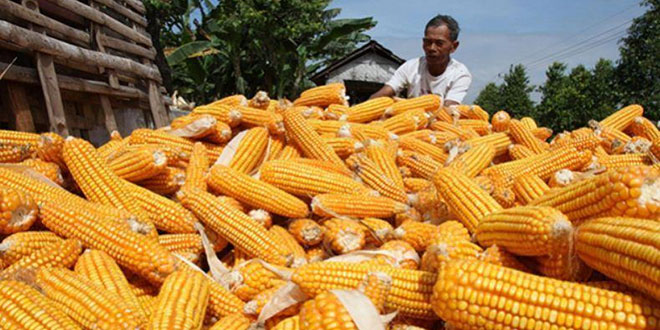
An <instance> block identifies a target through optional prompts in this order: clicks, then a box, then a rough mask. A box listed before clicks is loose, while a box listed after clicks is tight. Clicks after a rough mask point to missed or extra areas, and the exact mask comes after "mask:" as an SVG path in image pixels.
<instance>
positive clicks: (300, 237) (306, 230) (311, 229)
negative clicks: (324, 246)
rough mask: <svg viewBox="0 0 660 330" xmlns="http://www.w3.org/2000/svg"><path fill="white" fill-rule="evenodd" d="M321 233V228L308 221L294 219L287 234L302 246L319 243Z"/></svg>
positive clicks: (314, 222)
mask: <svg viewBox="0 0 660 330" xmlns="http://www.w3.org/2000/svg"><path fill="white" fill-rule="evenodd" d="M323 231H324V229H323V227H321V226H320V225H319V224H318V223H316V221H313V220H310V219H296V220H293V221H292V222H291V223H290V224H289V233H291V235H293V237H294V238H295V239H296V241H298V243H300V244H302V245H303V246H314V245H317V244H319V243H321V240H322V239H323Z"/></svg>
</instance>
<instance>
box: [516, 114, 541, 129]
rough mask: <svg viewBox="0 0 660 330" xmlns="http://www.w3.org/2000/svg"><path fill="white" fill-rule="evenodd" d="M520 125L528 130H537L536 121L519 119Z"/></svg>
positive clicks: (526, 118)
mask: <svg viewBox="0 0 660 330" xmlns="http://www.w3.org/2000/svg"><path fill="white" fill-rule="evenodd" d="M520 123H521V124H522V125H523V126H524V127H525V128H526V129H528V130H530V131H533V130H535V129H537V128H538V125H537V124H536V121H534V119H532V118H531V117H522V118H520Z"/></svg>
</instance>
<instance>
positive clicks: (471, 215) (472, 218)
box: [433, 169, 502, 233]
mask: <svg viewBox="0 0 660 330" xmlns="http://www.w3.org/2000/svg"><path fill="white" fill-rule="evenodd" d="M433 182H434V184H435V186H436V188H437V189H438V191H439V192H440V194H441V195H442V197H443V199H444V200H445V201H446V202H447V205H449V209H450V211H451V212H452V213H453V214H454V215H456V217H457V218H458V220H459V221H460V222H461V223H462V224H463V225H465V227H466V228H467V229H468V230H469V231H470V232H471V233H473V232H474V231H475V230H476V228H477V225H478V224H479V221H480V219H481V218H483V217H484V216H486V215H488V214H490V213H492V212H495V211H499V210H501V209H502V207H501V206H500V204H498V203H497V202H496V201H495V200H494V199H493V198H492V197H491V196H489V195H488V193H486V192H485V191H483V190H482V189H480V188H479V186H478V185H477V183H476V182H474V181H472V180H471V179H470V178H468V177H467V176H465V175H464V174H461V173H459V172H456V171H455V170H452V169H441V170H439V171H438V172H437V173H436V175H435V177H434V178H433Z"/></svg>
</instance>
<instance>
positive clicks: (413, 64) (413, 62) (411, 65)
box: [399, 57, 422, 70]
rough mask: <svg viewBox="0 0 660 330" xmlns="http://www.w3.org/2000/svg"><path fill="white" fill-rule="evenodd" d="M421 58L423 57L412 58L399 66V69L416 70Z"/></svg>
mask: <svg viewBox="0 0 660 330" xmlns="http://www.w3.org/2000/svg"><path fill="white" fill-rule="evenodd" d="M421 59H422V57H415V58H411V59H409V60H407V61H405V62H403V64H401V66H399V69H404V70H416V69H417V67H419V63H420V60H421Z"/></svg>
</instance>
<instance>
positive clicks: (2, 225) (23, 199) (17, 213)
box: [0, 187, 38, 235]
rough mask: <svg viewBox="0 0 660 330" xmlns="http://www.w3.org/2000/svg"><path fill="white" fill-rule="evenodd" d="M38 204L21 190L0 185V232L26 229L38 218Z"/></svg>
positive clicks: (11, 232) (9, 232) (7, 232)
mask: <svg viewBox="0 0 660 330" xmlns="http://www.w3.org/2000/svg"><path fill="white" fill-rule="evenodd" d="M37 213H38V209H37V204H36V203H35V202H34V200H32V198H31V197H30V196H29V195H27V194H25V193H23V192H22V191H20V190H17V189H12V188H2V187H0V234H5V235H8V234H13V233H16V232H19V231H26V230H28V229H29V228H30V226H32V224H33V223H34V222H35V221H36V220H37Z"/></svg>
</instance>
